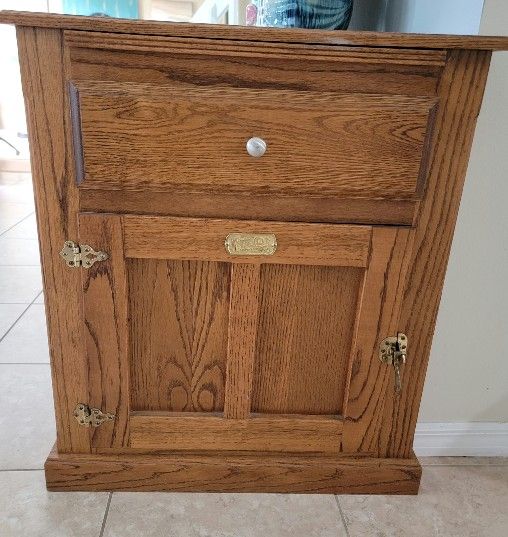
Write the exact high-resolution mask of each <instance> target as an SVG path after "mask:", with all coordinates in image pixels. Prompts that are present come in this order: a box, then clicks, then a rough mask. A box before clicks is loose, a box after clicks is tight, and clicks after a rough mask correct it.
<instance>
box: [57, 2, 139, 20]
mask: <svg viewBox="0 0 508 537" xmlns="http://www.w3.org/2000/svg"><path fill="white" fill-rule="evenodd" d="M63 12H64V13H65V14H66V15H99V16H103V17H116V18H119V19H137V18H138V16H139V9H138V0H63Z"/></svg>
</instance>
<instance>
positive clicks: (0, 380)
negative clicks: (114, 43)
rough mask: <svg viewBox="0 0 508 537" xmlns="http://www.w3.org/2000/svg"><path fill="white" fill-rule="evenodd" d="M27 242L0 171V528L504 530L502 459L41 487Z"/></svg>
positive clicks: (34, 287) (325, 533)
mask: <svg viewBox="0 0 508 537" xmlns="http://www.w3.org/2000/svg"><path fill="white" fill-rule="evenodd" d="M36 248H37V243H36V224H35V217H34V208H33V203H32V193H31V185H30V178H29V177H28V176H26V175H18V174H4V175H0V251H1V254H0V409H1V412H0V537H46V536H47V537H74V536H75V537H131V536H133V537H152V536H153V537H212V536H213V537H257V536H260V535H266V536H267V537H340V536H349V537H359V536H362V537H364V536H372V537H383V536H386V537H397V536H401V537H406V536H410V537H413V536H414V537H420V536H421V537H432V536H439V537H453V536H457V537H469V536H471V537H473V536H474V537H483V536H485V537H506V536H507V535H508V459H482V458H448V457H447V458H439V459H425V460H423V463H424V472H423V482H422V487H421V493H420V495H419V496H416V497H413V496H411V497H406V496H398V497H390V496H340V497H333V496H325V495H283V494H280V495H265V494H164V493H114V494H109V493H48V492H47V491H46V490H45V487H44V476H43V472H42V467H43V462H44V458H45V457H46V455H47V453H48V452H49V450H50V447H51V445H52V443H53V441H54V438H55V430H54V423H53V411H52V399H51V387H50V374H49V358H48V347H47V340H46V332H45V318H44V306H43V298H42V293H41V289H42V287H41V277H40V269H39V261H38V256H37V255H34V252H35V251H36ZM26 409H30V412H27V411H26ZM83 513H85V516H83Z"/></svg>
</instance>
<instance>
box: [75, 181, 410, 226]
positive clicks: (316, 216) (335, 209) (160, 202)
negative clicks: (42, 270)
mask: <svg viewBox="0 0 508 537" xmlns="http://www.w3.org/2000/svg"><path fill="white" fill-rule="evenodd" d="M79 204H80V209H81V210H82V211H91V212H107V213H109V212H114V213H123V214H142V213H145V212H146V211H147V207H149V208H150V212H151V213H153V214H157V215H161V216H180V217H188V216H191V217H201V218H230V219H233V220H285V221H287V222H327V223H336V224H341V223H346V224H351V223H356V224H397V225H411V224H412V223H413V220H414V217H415V214H416V208H417V204H418V202H416V201H413V200H392V199H384V200H369V199H359V198H356V199H351V198H337V197H336V196H334V197H328V198H324V197H322V196H320V195H319V192H316V193H314V194H312V195H305V196H279V197H276V196H267V195H258V196H253V195H249V194H233V195H231V194H225V193H220V194H217V193H213V192H210V193H207V194H197V193H192V194H189V193H187V194H185V193H184V194H182V193H178V192H153V191H127V190H123V191H122V195H121V196H119V195H118V190H81V191H80V193H79Z"/></svg>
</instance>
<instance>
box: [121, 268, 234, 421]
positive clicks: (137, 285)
mask: <svg viewBox="0 0 508 537" xmlns="http://www.w3.org/2000/svg"><path fill="white" fill-rule="evenodd" d="M127 266H128V277H129V306H130V336H131V350H130V371H131V404H132V408H133V410H153V411H163V410H166V411H173V412H220V411H222V410H223V409H224V389H225V387H224V384H225V376H226V347H227V326H228V307H229V282H230V266H229V265H228V264H227V263H215V262H210V261H181V260H161V259H129V260H128V265H127Z"/></svg>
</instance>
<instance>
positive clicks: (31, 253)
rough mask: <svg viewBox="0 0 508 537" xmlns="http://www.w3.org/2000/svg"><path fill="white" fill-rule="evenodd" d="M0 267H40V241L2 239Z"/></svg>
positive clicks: (0, 238)
mask: <svg viewBox="0 0 508 537" xmlns="http://www.w3.org/2000/svg"><path fill="white" fill-rule="evenodd" d="M0 251H1V252H2V255H0V266H13V265H31V266H39V264H40V257H39V241H38V240H37V239H15V238H8V237H0Z"/></svg>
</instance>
